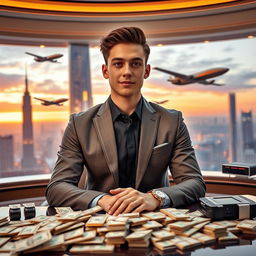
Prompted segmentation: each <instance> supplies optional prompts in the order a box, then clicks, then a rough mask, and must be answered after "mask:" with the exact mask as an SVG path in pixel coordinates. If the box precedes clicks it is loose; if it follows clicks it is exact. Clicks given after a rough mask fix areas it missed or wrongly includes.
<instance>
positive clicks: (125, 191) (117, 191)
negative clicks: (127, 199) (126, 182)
mask: <svg viewBox="0 0 256 256" xmlns="http://www.w3.org/2000/svg"><path fill="white" fill-rule="evenodd" d="M132 190H133V189H132V188H116V189H111V190H110V191H109V192H110V193H111V194H112V195H114V194H115V195H116V194H119V195H120V194H121V193H123V194H125V193H127V192H129V191H132Z"/></svg>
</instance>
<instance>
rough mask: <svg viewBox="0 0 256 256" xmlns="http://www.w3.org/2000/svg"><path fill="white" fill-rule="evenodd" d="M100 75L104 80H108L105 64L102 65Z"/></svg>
mask: <svg viewBox="0 0 256 256" xmlns="http://www.w3.org/2000/svg"><path fill="white" fill-rule="evenodd" d="M101 69H102V75H103V77H104V78H105V79H108V78H109V75H108V66H107V65H106V64H102V67H101Z"/></svg>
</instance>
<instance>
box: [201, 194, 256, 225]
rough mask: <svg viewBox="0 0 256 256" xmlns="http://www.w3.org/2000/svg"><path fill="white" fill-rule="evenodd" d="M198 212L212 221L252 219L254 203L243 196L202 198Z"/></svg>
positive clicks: (254, 215)
mask: <svg viewBox="0 0 256 256" xmlns="http://www.w3.org/2000/svg"><path fill="white" fill-rule="evenodd" d="M199 200H200V204H201V205H200V206H201V207H200V211H201V212H202V213H203V214H204V215H205V216H206V217H208V218H211V219H213V220H230V219H252V218H255V217H256V202H255V201H253V200H251V199H248V198H247V197H244V196H238V195H235V196H213V197H202V198H200V199H199Z"/></svg>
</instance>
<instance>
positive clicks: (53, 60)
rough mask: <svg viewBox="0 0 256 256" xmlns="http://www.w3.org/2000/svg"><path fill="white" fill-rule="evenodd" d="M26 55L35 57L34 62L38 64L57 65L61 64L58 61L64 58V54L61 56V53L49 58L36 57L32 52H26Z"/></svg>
mask: <svg viewBox="0 0 256 256" xmlns="http://www.w3.org/2000/svg"><path fill="white" fill-rule="evenodd" d="M25 53H26V54H28V55H31V56H34V57H35V58H34V60H35V61H37V62H44V61H51V62H55V63H60V62H58V61H57V60H56V59H58V58H61V57H62V56H63V54H59V53H57V54H53V55H49V56H46V57H43V56H39V55H36V54H34V53H31V52H25Z"/></svg>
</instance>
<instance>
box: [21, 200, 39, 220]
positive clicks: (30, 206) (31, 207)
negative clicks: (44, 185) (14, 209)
mask: <svg viewBox="0 0 256 256" xmlns="http://www.w3.org/2000/svg"><path fill="white" fill-rule="evenodd" d="M23 206H24V216H25V220H26V219H32V218H34V217H35V216H36V207H35V204H34V203H26V204H23Z"/></svg>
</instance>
